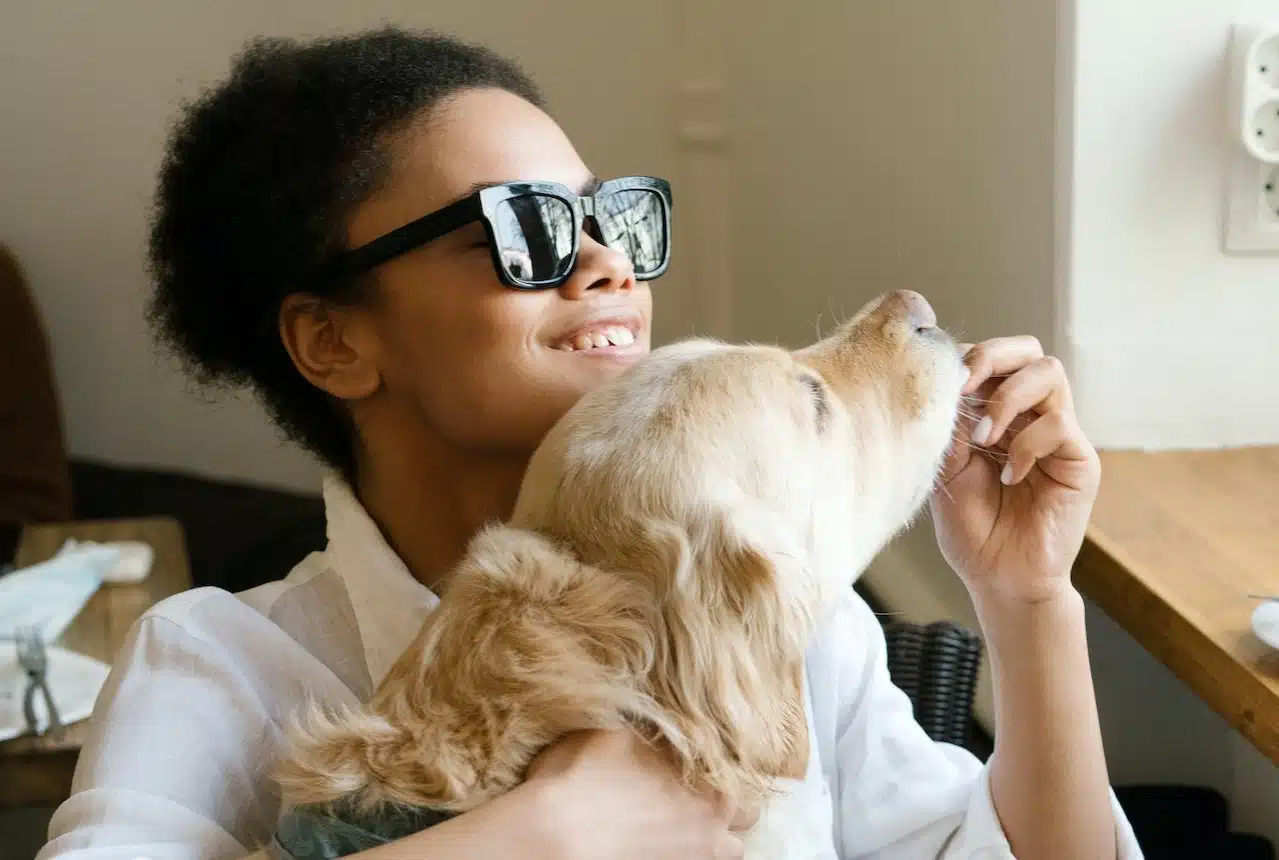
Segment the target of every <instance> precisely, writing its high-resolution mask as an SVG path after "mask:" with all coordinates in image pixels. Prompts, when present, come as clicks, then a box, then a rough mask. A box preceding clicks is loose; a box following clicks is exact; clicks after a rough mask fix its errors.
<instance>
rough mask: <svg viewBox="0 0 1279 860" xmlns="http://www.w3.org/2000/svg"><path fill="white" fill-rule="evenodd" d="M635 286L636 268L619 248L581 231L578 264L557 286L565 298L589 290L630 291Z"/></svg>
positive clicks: (579, 296)
mask: <svg viewBox="0 0 1279 860" xmlns="http://www.w3.org/2000/svg"><path fill="white" fill-rule="evenodd" d="M634 286H635V268H634V267H633V266H632V265H631V261H630V259H629V258H628V257H627V256H626V255H625V254H623V253H621V252H620V251H617V250H615V249H613V248H610V247H609V246H608V245H605V244H604V243H603V242H600V241H599V240H598V239H596V238H595V237H593V236H592V235H591V234H590V233H589V232H587V231H586V230H583V231H582V237H581V246H580V247H579V248H578V252H577V264H576V265H575V266H574V267H573V271H572V272H571V273H569V276H568V280H566V281H565V282H564V283H563V284H561V285H560V292H561V293H563V294H564V296H565V297H566V298H570V299H579V298H582V297H583V296H585V295H586V294H587V293H588V292H590V291H591V290H629V289H631V288H632V287H634Z"/></svg>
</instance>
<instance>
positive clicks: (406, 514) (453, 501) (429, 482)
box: [354, 449, 528, 593]
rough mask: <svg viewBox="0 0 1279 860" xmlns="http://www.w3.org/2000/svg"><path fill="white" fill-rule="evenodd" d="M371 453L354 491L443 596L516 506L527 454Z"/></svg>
mask: <svg viewBox="0 0 1279 860" xmlns="http://www.w3.org/2000/svg"><path fill="white" fill-rule="evenodd" d="M397 454H398V455H399V456H396V457H379V456H377V454H376V452H366V456H365V457H363V458H362V459H361V462H360V465H359V476H358V478H357V479H356V486H355V488H354V489H355V493H356V495H357V497H358V498H359V499H360V502H361V503H362V504H363V505H364V508H365V510H366V511H368V514H369V516H370V517H371V518H372V519H373V521H374V522H375V523H377V525H378V528H379V529H381V531H382V535H383V537H385V538H386V541H387V543H389V544H390V545H391V549H393V550H394V551H395V552H396V554H397V555H399V557H400V559H401V560H403V562H404V564H405V566H406V567H407V568H408V569H409V572H410V573H412V574H413V577H414V578H415V579H417V580H418V581H419V582H421V583H422V584H423V585H425V586H427V587H428V588H430V589H431V590H433V591H435V592H436V593H439V592H440V591H441V590H442V589H443V587H444V586H445V585H446V580H447V577H448V574H449V573H450V572H451V570H452V568H453V566H454V565H455V564H456V563H457V562H458V560H459V559H461V557H462V555H463V553H464V552H465V551H466V546H467V544H468V543H469V542H470V540H471V538H472V537H474V535H475V534H476V533H477V532H478V531H479V530H480V529H481V528H483V527H484V526H485V525H488V524H490V523H493V522H498V521H502V520H505V519H506V518H507V517H509V516H510V513H511V510H512V509H513V508H514V506H515V497H516V496H517V495H518V493H519V489H520V481H521V479H522V478H523V476H524V469H525V467H526V466H527V465H528V457H527V456H515V455H492V454H482V455H481V454H471V453H466V452H459V451H456V450H452V451H448V452H443V451H441V452H438V453H431V452H428V451H417V452H414V455H409V452H406V451H404V450H403V449H400V450H398V451H397Z"/></svg>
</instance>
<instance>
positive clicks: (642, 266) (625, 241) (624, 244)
mask: <svg viewBox="0 0 1279 860" xmlns="http://www.w3.org/2000/svg"><path fill="white" fill-rule="evenodd" d="M596 220H597V221H598V222H599V225H600V233H601V235H602V237H603V239H604V243H605V244H606V245H608V246H609V247H610V248H612V249H614V250H615V251H620V252H621V253H623V254H625V255H626V256H627V257H628V258H629V259H630V261H631V265H632V266H633V267H634V268H635V276H636V277H638V278H641V279H642V278H643V277H644V276H645V275H649V274H651V273H653V272H656V271H657V270H658V269H660V268H661V267H662V264H663V263H664V262H665V261H666V252H667V242H668V237H667V235H666V202H665V201H664V200H663V199H662V196H661V195H660V194H658V193H657V192H655V191H646V190H642V189H628V190H624V191H616V192H614V193H612V194H609V195H607V196H604V197H601V198H600V199H599V202H598V206H597V209H596Z"/></svg>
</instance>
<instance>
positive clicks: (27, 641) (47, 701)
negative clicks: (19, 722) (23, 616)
mask: <svg viewBox="0 0 1279 860" xmlns="http://www.w3.org/2000/svg"><path fill="white" fill-rule="evenodd" d="M16 638H17V642H18V665H19V666H21V667H22V670H23V671H24V672H26V673H27V691H26V694H25V695H24V696H23V698H22V714H23V716H24V717H25V718H26V721H27V728H28V730H30V732H31V733H32V734H33V735H41V734H44V732H41V731H40V723H39V721H38V720H37V719H36V693H37V692H39V693H40V694H41V695H43V696H44V707H45V710H46V711H47V712H48V715H49V728H48V730H47V731H48V732H50V733H52V734H53V735H54V736H57V735H58V734H60V733H61V732H62V720H61V719H60V718H59V717H58V708H57V706H56V705H55V704H54V703H53V693H52V692H50V690H49V679H48V677H47V673H48V671H49V658H48V654H46V652H45V650H44V640H43V639H41V638H40V629H39V628H38V627H23V628H20V629H19V630H18V631H17V637H16Z"/></svg>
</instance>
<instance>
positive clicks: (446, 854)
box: [350, 783, 566, 860]
mask: <svg viewBox="0 0 1279 860" xmlns="http://www.w3.org/2000/svg"><path fill="white" fill-rule="evenodd" d="M545 794H546V793H545V792H543V791H542V790H541V789H540V787H539V785H538V784H535V783H524V784H523V785H521V786H519V787H518V788H516V789H514V790H513V791H511V792H510V793H508V794H504V795H502V796H501V797H499V798H497V799H496V800H492V801H489V802H488V803H486V804H484V805H483V806H481V807H479V808H478V809H475V810H472V811H471V812H468V813H466V814H464V815H459V816H458V817H456V818H452V819H449V820H448V821H445V822H443V823H441V824H437V825H435V826H434V827H431V828H429V829H427V830H423V831H422V832H420V833H416V834H414V835H413V836H410V837H407V838H405V839H400V840H398V841H396V842H391V843H388V844H386V845H380V846H378V847H377V848H371V849H369V850H368V851H361V852H360V853H359V854H353V855H351V858H350V860H355V858H359V860H492V858H494V857H519V858H527V860H561V858H563V857H564V856H565V854H566V852H565V851H563V850H562V848H561V834H559V833H557V832H556V830H557V828H556V827H555V824H554V816H553V813H554V808H553V806H554V804H553V803H552V802H551V801H550V800H549V799H548V798H547V797H546V796H545Z"/></svg>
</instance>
